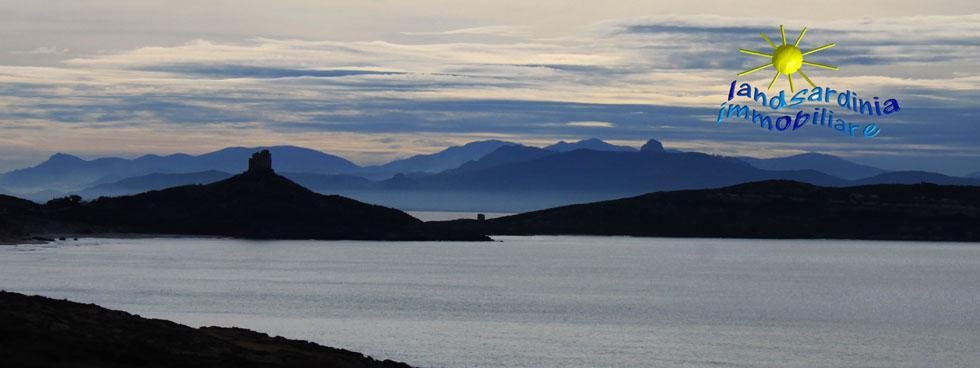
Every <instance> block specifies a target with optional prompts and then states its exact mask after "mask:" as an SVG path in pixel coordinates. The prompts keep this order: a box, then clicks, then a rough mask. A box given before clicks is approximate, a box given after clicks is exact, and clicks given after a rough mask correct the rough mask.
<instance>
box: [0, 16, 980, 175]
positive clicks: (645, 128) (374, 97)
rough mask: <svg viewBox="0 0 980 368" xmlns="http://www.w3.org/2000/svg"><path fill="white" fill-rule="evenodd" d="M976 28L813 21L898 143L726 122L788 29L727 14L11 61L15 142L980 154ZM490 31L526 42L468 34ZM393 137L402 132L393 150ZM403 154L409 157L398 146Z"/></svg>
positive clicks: (3, 85)
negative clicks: (37, 62) (882, 111)
mask: <svg viewBox="0 0 980 368" xmlns="http://www.w3.org/2000/svg"><path fill="white" fill-rule="evenodd" d="M978 20H980V18H978V16H977V15H966V16H950V17H923V18H918V17H913V18H909V17H906V18H875V19H868V20H841V21H832V22H821V23H820V24H816V25H814V28H813V30H812V31H811V32H810V33H808V34H807V38H806V40H807V42H808V43H807V45H808V46H807V47H809V46H812V45H819V44H821V42H838V43H839V44H840V46H838V47H837V48H835V49H831V50H827V52H825V53H821V54H819V55H820V59H819V61H820V62H826V63H830V64H834V63H839V64H840V65H841V66H842V67H843V69H842V70H841V71H840V72H818V73H813V74H811V77H812V78H813V79H814V81H815V82H817V83H818V84H819V85H826V86H833V87H844V88H853V89H855V90H860V92H861V93H862V95H865V96H869V95H879V96H889V97H895V98H899V99H900V100H901V102H902V104H903V105H902V106H903V111H902V113H900V114H897V115H894V116H892V117H889V119H888V120H886V121H882V122H881V124H880V125H881V126H882V128H883V131H884V134H886V135H887V136H888V139H889V140H885V139H882V140H879V141H876V142H859V141H853V140H847V139H844V138H842V137H838V136H836V135H834V134H832V133H829V132H824V131H818V130H807V131H804V132H800V133H799V134H796V135H793V136H789V135H781V136H780V135H774V134H771V133H770V132H768V131H761V130H758V129H751V128H750V127H744V126H741V127H736V126H717V125H716V124H714V122H713V116H714V114H715V113H716V111H717V110H716V109H717V106H718V104H720V103H721V101H723V99H724V96H725V93H726V91H727V86H728V83H729V82H730V81H731V80H732V79H734V78H735V73H736V72H737V71H740V70H742V69H743V68H745V67H746V66H747V65H750V64H752V63H753V62H756V61H758V60H755V59H752V58H751V57H748V56H746V55H742V54H739V53H738V52H737V51H736V50H737V48H739V47H760V48H761V47H763V46H765V44H764V41H762V39H761V38H760V37H759V36H758V34H757V33H758V32H766V33H767V34H769V36H770V37H773V38H775V34H774V33H773V32H774V31H775V28H774V27H773V25H774V24H778V21H773V20H770V19H742V18H731V17H721V16H673V17H654V18H642V19H620V20H613V21H608V22H603V23H600V24H597V25H595V26H594V27H593V28H592V33H588V34H585V35H576V36H575V37H564V38H548V39H543V38H534V37H532V36H531V35H524V34H522V33H521V32H523V31H520V32H518V31H515V30H514V29H510V28H508V27H509V26H493V27H476V28H461V29H455V30H450V31H438V32H416V33H413V35H417V36H423V35H427V36H432V35H452V36H453V38H452V42H449V41H446V39H445V38H435V39H436V40H437V41H431V42H429V40H428V39H425V38H423V37H420V38H419V40H416V41H415V42H393V41H337V40H308V39H307V40H298V39H276V38H252V39H248V40H238V41H217V40H196V41H191V42H184V43H179V44H175V45H172V46H149V47H140V48H135V49H128V50H124V51H119V52H105V53H100V54H91V55H87V56H82V57H73V58H71V59H69V60H66V61H64V63H62V64H61V65H57V66H47V67H38V66H0V96H2V98H0V122H2V123H0V135H7V137H17V138H16V139H15V140H17V141H18V142H24V143H23V144H20V145H18V147H24V149H51V150H67V148H58V147H61V146H68V147H70V148H79V147H84V144H82V141H81V139H83V138H82V137H84V139H85V140H86V141H87V142H89V144H91V145H92V146H93V147H94V146H95V145H96V144H97V145H99V146H110V147H121V148H119V149H126V148H125V147H127V146H126V145H125V144H123V143H124V142H127V139H128V140H130V141H132V142H139V143H138V144H135V145H133V146H132V149H133V150H138V149H156V150H159V151H157V152H159V153H168V152H173V151H176V150H190V151H197V152H200V149H195V147H198V145H207V146H208V147H212V148H214V146H215V145H217V144H225V143H230V142H235V141H239V143H236V144H237V145H248V144H250V145H259V144H281V143H284V142H297V143H298V142H307V143H310V144H311V146H312V147H318V148H324V149H327V150H329V151H337V150H338V149H340V150H343V151H344V152H346V153H348V154H349V155H350V156H351V158H354V159H355V160H362V159H363V160H378V159H380V158H383V157H395V156H398V155H403V154H407V153H410V152H422V151H426V150H428V149H432V147H434V145H433V144H431V143H422V141H421V140H416V139H411V138H406V137H411V136H412V135H417V136H418V137H425V138H426V139H431V140H435V139H442V138H444V139H443V140H442V142H446V141H452V142H462V141H465V140H466V139H474V137H491V138H506V139H511V140H518V141H524V142H543V141H549V140H557V139H575V138H581V137H588V136H590V135H592V134H594V133H595V131H596V129H602V131H603V137H607V138H609V139H613V140H619V141H637V142H640V143H642V141H644V140H646V139H647V138H654V137H655V138H660V139H664V140H665V141H667V142H673V143H676V144H678V146H682V145H684V144H686V143H685V142H687V143H688V144H693V143H691V142H702V141H706V140H710V141H714V142H716V144H717V142H732V146H731V147H743V146H742V145H744V147H749V146H751V147H755V149H756V150H763V151H764V150H766V149H774V150H777V151H778V152H784V151H786V150H789V149H790V148H787V144H788V145H796V146H797V147H800V148H801V149H802V148H803V147H806V148H807V149H812V150H816V151H820V150H821V149H820V147H824V148H832V149H834V150H836V152H844V151H848V150H849V149H850V150H852V151H848V152H859V153H860V154H862V155H881V156H884V155H892V154H907V153H908V152H917V153H916V154H924V153H923V152H948V151H951V150H952V151H956V152H959V153H961V154H962V155H966V156H970V155H973V156H976V157H980V149H978V148H976V145H975V144H974V142H975V141H976V140H977V139H980V132H978V131H977V130H976V128H975V127H974V125H975V122H976V121H980V116H978V115H977V113H976V112H975V110H976V107H977V102H976V101H977V98H980V92H977V91H980V69H978V66H977V65H976V63H975V62H973V61H974V60H976V57H980V54H978V46H976V45H975V44H969V41H971V40H976V39H977V38H978V35H980V31H978V26H977V24H978V23H980V22H977V21H978ZM786 22H787V23H790V21H786ZM792 24H802V22H796V21H794V22H793V23H792ZM902 27H905V28H902ZM519 28H520V27H517V29H519ZM904 29H909V30H912V32H913V33H915V34H907V33H908V31H905V30H904ZM430 33H431V34H430ZM487 34H498V35H499V34H505V35H508V37H513V38H514V39H513V40H511V42H506V43H499V42H498V43H492V42H483V41H482V38H479V37H475V38H471V37H470V36H482V35H487ZM787 37H790V38H792V37H793V33H790V34H788V35H787ZM930 39H931V40H935V41H936V42H935V43H934V44H933V43H930V42H929V40H930ZM950 45H957V46H956V47H953V48H950ZM942 50H947V51H943V52H940V51H942ZM751 77H752V78H744V79H745V80H746V81H749V82H751V83H753V84H755V85H764V83H766V82H767V81H764V80H765V79H768V78H766V77H764V76H759V77H758V78H756V77H755V76H751ZM26 127H30V130H28V129H26ZM28 131H34V132H35V133H25V132H28ZM38 132H40V133H38ZM80 132H85V134H84V135H82V134H73V133H80ZM153 132H160V134H154V133H153ZM32 134H33V135H32ZM42 136H43V137H52V138H54V137H57V139H47V140H42V139H40V138H39V137H42ZM192 136H193V137H197V136H200V137H206V138H209V139H212V141H211V142H213V143H207V142H208V141H207V140H206V139H205V138H200V139H198V138H193V139H191V138H188V137H192ZM389 137H399V138H397V140H396V141H391V142H382V141H380V140H378V139H379V138H389ZM440 137H442V138H440ZM7 139H8V140H11V139H14V138H7ZM154 139H158V140H160V142H156V143H154V142H153V140H154ZM68 142H74V143H70V144H69V143H68ZM426 142H431V141H426ZM787 142H789V143H787ZM882 142H886V143H882ZM396 146H397V147H398V150H399V151H393V150H392V149H390V148H387V147H396ZM39 147H45V148H39ZM337 147H340V148H337ZM372 147H373V148H372ZM719 147H725V146H719ZM940 147H941V148H940ZM95 149H96V148H90V150H95ZM720 149H724V148H720ZM732 149H733V150H734V149H735V148H732ZM739 149H741V148H739ZM358 150H359V151H358ZM161 151H162V152H161ZM358 152H359V153H358ZM338 153H339V152H338ZM719 153H722V152H719Z"/></svg>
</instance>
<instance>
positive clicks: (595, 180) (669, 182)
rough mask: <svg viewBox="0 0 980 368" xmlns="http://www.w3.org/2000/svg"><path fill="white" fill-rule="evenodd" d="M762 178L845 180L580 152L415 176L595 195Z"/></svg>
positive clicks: (665, 157) (694, 156) (731, 162)
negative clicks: (476, 168) (594, 193)
mask: <svg viewBox="0 0 980 368" xmlns="http://www.w3.org/2000/svg"><path fill="white" fill-rule="evenodd" d="M766 179H789V180H796V181H801V182H807V183H813V184H818V185H829V186H840V185H844V184H846V181H845V180H842V179H840V178H836V177H833V176H830V175H827V174H823V173H820V172H817V171H814V170H792V171H770V170H762V169H759V168H755V167H752V166H750V165H747V164H745V163H743V162H741V161H739V160H737V159H734V158H728V157H721V156H712V155H707V154H702V153H694V152H683V153H671V152H638V151H633V152H611V151H593V150H588V149H578V150H575V151H570V152H560V153H555V154H551V155H545V156H543V157H541V158H537V159H532V160H526V161H519V162H512V163H505V164H501V165H496V166H491V167H488V168H486V169H481V170H472V171H451V172H446V173H443V174H438V175H432V176H426V177H421V178H418V179H417V180H418V181H419V182H421V183H422V184H423V185H424V186H426V187H429V188H434V189H468V190H472V189H479V190H489V191H501V190H504V191H514V190H522V191H549V190H551V191H596V192H606V193H616V194H627V193H647V192H652V191H660V190H675V189H696V188H713V187H720V186H726V185H733V184H739V183H745V182H750V181H758V180H766Z"/></svg>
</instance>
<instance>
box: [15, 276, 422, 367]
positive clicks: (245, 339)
mask: <svg viewBox="0 0 980 368" xmlns="http://www.w3.org/2000/svg"><path fill="white" fill-rule="evenodd" d="M0 366H3V367H107V368H113V367H161V368H162V367H236V368H238V367H241V368H252V367H255V368H257V367H269V368H272V367H337V368H409V366H408V365H407V364H404V363H399V362H394V361H390V360H385V361H378V360H375V359H372V358H371V357H367V356H364V355H363V354H360V353H355V352H352V351H347V350H341V349H335V348H329V347H325V346H320V345H317V344H314V343H311V342H307V341H298V340H288V339H285V338H282V337H271V336H269V335H266V334H263V333H258V332H253V331H249V330H245V329H240V328H224V327H202V328H196V329H195V328H191V327H187V326H184V325H179V324H176V323H173V322H170V321H164V320H159V319H147V318H142V317H140V316H137V315H132V314H129V313H126V312H120V311H114V310H109V309H105V308H102V307H99V306H97V305H94V304H80V303H74V302H70V301H65V300H55V299H49V298H45V297H40V296H26V295H22V294H16V293H9V292H3V291H0Z"/></svg>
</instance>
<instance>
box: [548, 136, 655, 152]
mask: <svg viewBox="0 0 980 368" xmlns="http://www.w3.org/2000/svg"><path fill="white" fill-rule="evenodd" d="M544 149H546V150H549V151H555V152H570V151H574V150H579V149H587V150H593V151H611V152H635V151H636V148H633V147H627V146H617V145H614V144H609V143H606V142H604V141H602V140H601V139H598V138H589V139H583V140H580V141H578V142H572V143H569V142H565V141H560V142H558V143H555V144H552V145H550V146H547V147H545V148H544Z"/></svg>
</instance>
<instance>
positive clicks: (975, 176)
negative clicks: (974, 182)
mask: <svg viewBox="0 0 980 368" xmlns="http://www.w3.org/2000/svg"><path fill="white" fill-rule="evenodd" d="M966 177H968V178H970V179H980V171H977V172H975V173H972V174H970V175H967V176H966Z"/></svg>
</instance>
